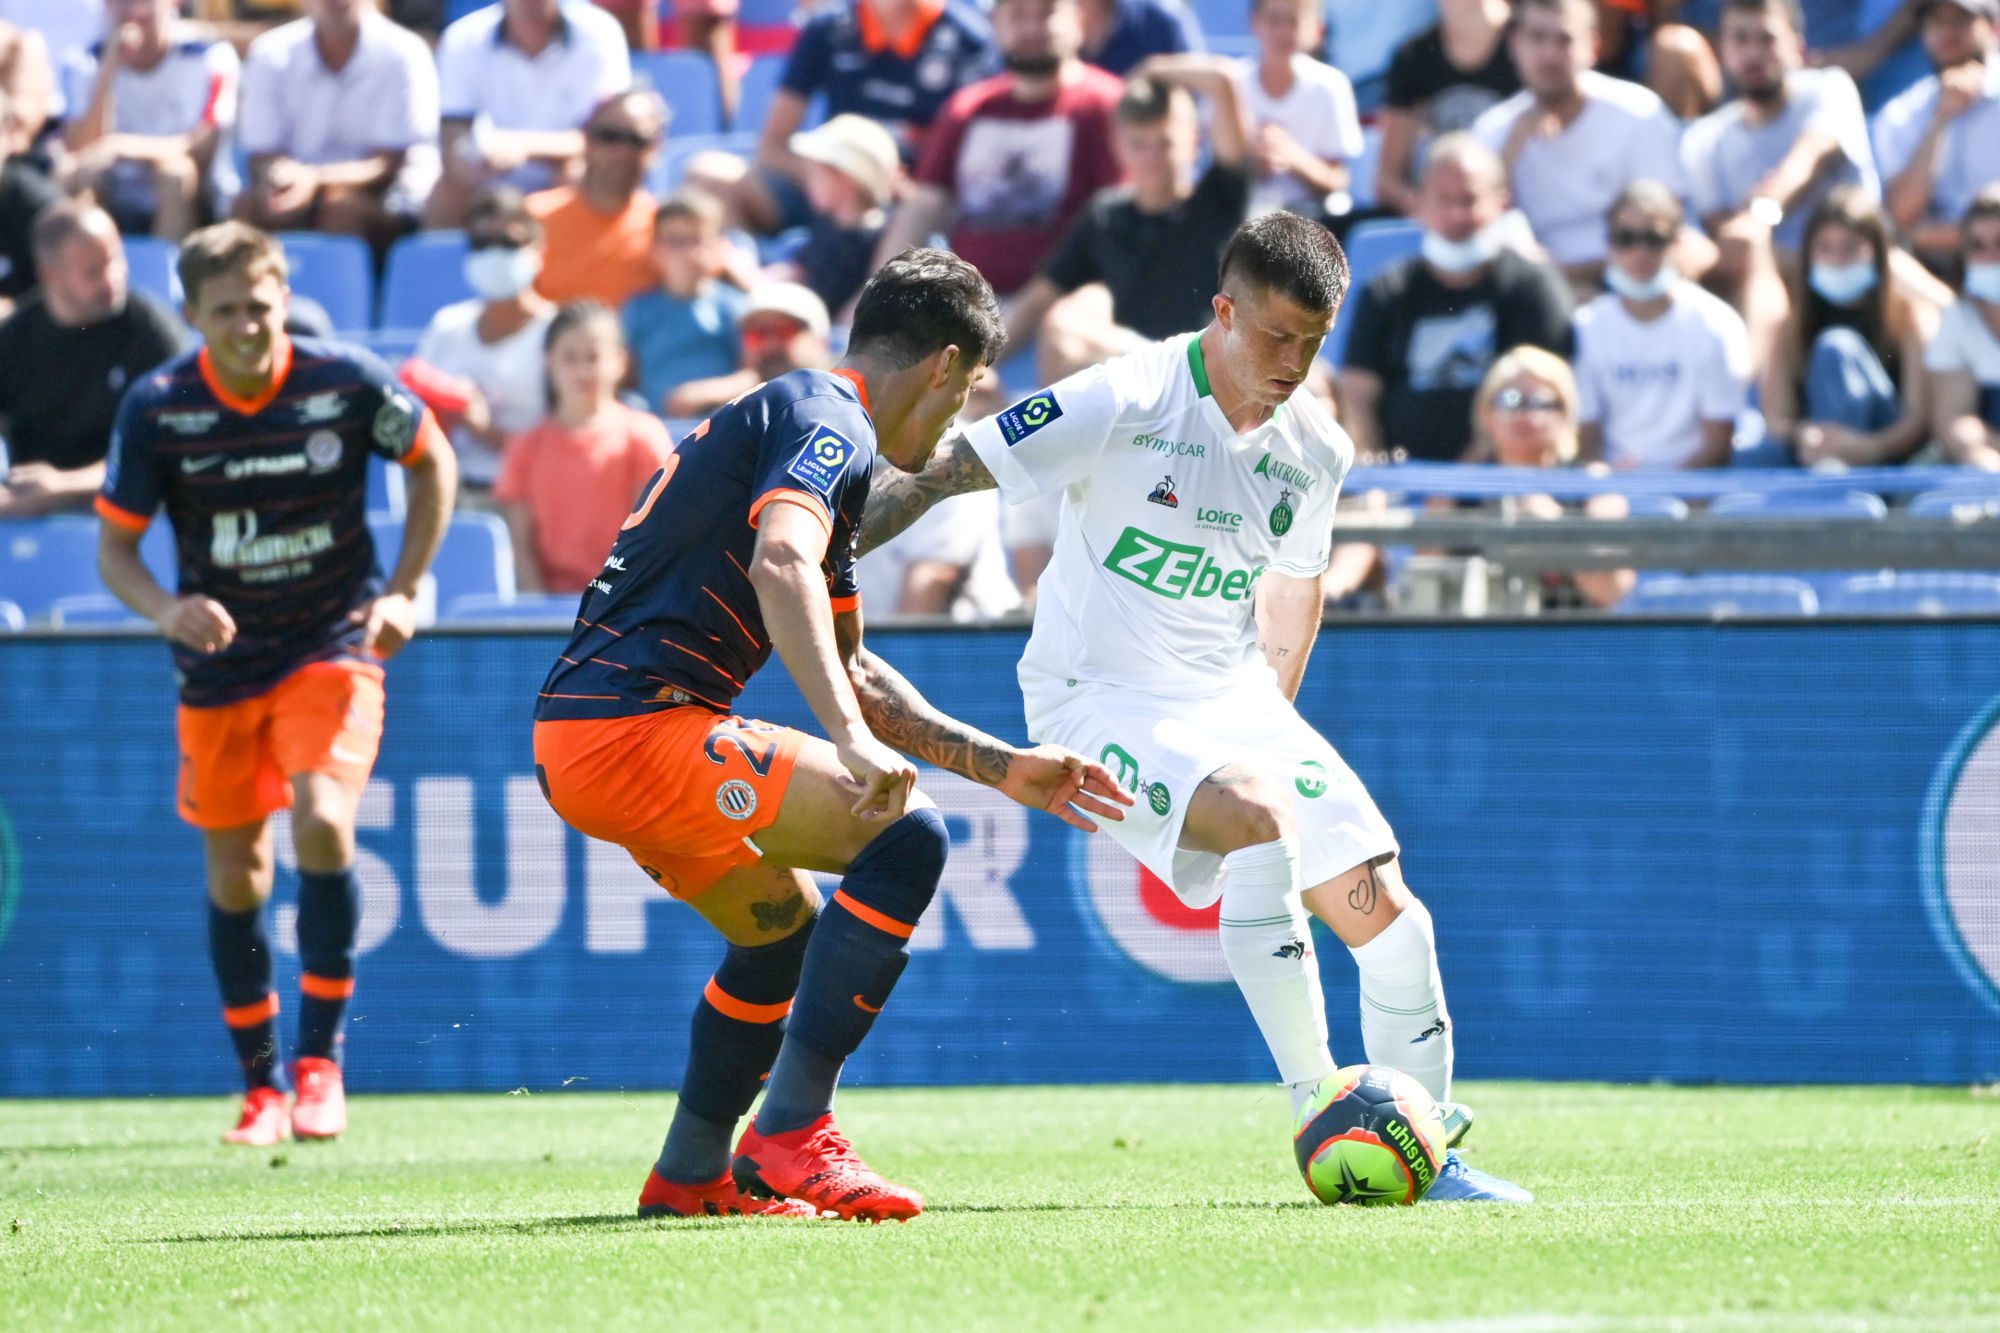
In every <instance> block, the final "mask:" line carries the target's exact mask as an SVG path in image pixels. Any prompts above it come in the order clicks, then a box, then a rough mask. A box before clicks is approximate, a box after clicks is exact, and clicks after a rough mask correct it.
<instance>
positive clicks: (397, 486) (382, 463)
mask: <svg viewBox="0 0 2000 1333" xmlns="http://www.w3.org/2000/svg"><path fill="white" fill-rule="evenodd" d="M408 511H409V481H408V478H407V477H405V476H404V474H403V469H402V468H401V467H400V466H399V465H397V464H395V463H391V462H390V461H389V460H388V459H386V458H381V457H378V456H376V455H372V454H371V455H370V456H369V458H368V516H369V517H370V518H377V517H380V518H392V519H395V520H396V521H397V522H398V523H400V522H402V521H403V515H404V514H405V513H407V512H408Z"/></svg>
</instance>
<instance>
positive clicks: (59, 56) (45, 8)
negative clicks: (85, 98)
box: [0, 0, 104, 116]
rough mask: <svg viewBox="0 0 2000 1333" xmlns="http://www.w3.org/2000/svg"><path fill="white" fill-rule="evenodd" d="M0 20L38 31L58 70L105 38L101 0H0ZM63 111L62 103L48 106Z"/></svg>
mask: <svg viewBox="0 0 2000 1333" xmlns="http://www.w3.org/2000/svg"><path fill="white" fill-rule="evenodd" d="M0 21H5V22H7V23H11V24H13V25H14V26H15V27H17V28H33V29H34V30H35V31H36V32H38V33H40V34H41V35H42V41H44V42H45V43H47V44H48V48H49V63H50V64H51V65H53V66H55V68H56V69H57V70H58V71H60V70H61V69H62V67H63V62H64V61H65V60H67V59H68V58H69V57H70V56H72V55H74V54H75V53H76V52H78V51H87V50H89V49H90V48H91V47H92V46H94V45H96V44H97V43H98V42H101V41H103V40H104V0H0ZM61 82H62V81H61V80H60V79H58V80H57V85H58V86H57V88H56V101H57V102H58V103H60V102H61V101H62V100H63V89H62V87H61ZM70 105H71V106H75V105H76V104H75V103H74V102H72V103H70ZM77 109H78V110H81V109H82V108H80V107H79V108H77ZM63 113H64V111H63V107H62V106H61V105H57V106H53V107H51V108H50V114H51V115H57V116H60V115H62V114H63Z"/></svg>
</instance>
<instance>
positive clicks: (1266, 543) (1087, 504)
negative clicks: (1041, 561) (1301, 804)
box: [966, 334, 1354, 717]
mask: <svg viewBox="0 0 2000 1333" xmlns="http://www.w3.org/2000/svg"><path fill="white" fill-rule="evenodd" d="M1198 336H1199V335H1197V334H1187V335H1184V336H1182V337H1178V338H1171V339H1169V340H1167V341H1166V342H1162V343H1152V344H1149V345H1147V346H1146V347H1143V348H1141V349H1140V350H1138V351H1135V352H1131V353H1128V354H1126V355H1124V356H1121V357H1117V358H1114V359H1113V360H1111V361H1108V362H1105V363H1104V364H1102V365H1097V366H1092V367H1091V368H1090V369H1088V370H1084V371H1080V372H1078V373H1077V374H1075V375H1072V376H1070V377H1069V378H1068V379H1066V380H1063V381H1062V382H1061V383H1059V384H1057V385H1055V386H1054V387H1053V388H1051V389H1045V390H1043V391H1042V392H1041V393H1038V394H1035V395H1033V396H1031V397H1029V398H1027V399H1025V400H1023V401H1022V402H1020V403H1017V404H1015V405H1014V406H1013V407H1011V408H1009V409H1008V410H1007V411H1006V412H1003V413H1001V414H1000V416H998V417H989V418H987V419H986V420H984V421H978V422H974V423H973V424H972V425H971V426H969V427H967V428H966V437H967V439H968V440H969V441H970V442H971V445H972V448H973V451H974V452H975V453H977V454H978V455H979V458H980V460H981V461H982V462H984V463H985V464H986V467H987V469H988V471H990V472H991V473H992V474H993V477H994V480H995V481H997V482H998V483H999V488H1000V495H1001V498H1002V499H1004V500H1006V501H1007V502H1008V503H1010V504H1019V503H1021V502H1022V501H1024V500H1028V499H1031V498H1033V497H1034V496H1038V495H1042V494H1045V493H1047V492H1050V491H1061V492H1062V493H1063V508H1062V518H1061V522H1060V525H1059V528H1058V530H1057V533H1056V543H1055V555H1054V558H1053V559H1052V560H1051V561H1050V562H1049V567H1048V569H1047V570H1046V571H1045V572H1044V573H1043V574H1042V580H1041V584H1040V592H1039V608H1038V609H1037V611H1036V613H1035V630H1034V634H1033V636H1032V637H1031V638H1030V639H1029V641H1028V650H1027V652H1026V654H1025V655H1024V656H1023V657H1022V659H1021V668H1020V676H1021V686H1022V689H1023V691H1024V693H1025V694H1026V696H1027V699H1028V709H1029V715H1030V716H1031V717H1032V716H1034V715H1036V713H1037V712H1038V711H1039V709H1040V708H1041V707H1043V706H1044V705H1043V704H1041V703H1038V701H1040V700H1047V699H1048V698H1049V697H1050V691H1054V692H1055V693H1056V694H1057V695H1060V694H1061V692H1062V691H1063V690H1064V689H1065V688H1066V687H1065V682H1068V681H1090V682H1101V683H1106V684H1112V685H1119V686H1124V687H1128V688H1132V689H1136V690H1140V691H1143V692H1145V693H1148V694H1152V695H1164V696H1167V697H1174V698H1206V697H1210V696H1213V695H1217V694H1222V693H1226V692H1227V691H1229V690H1231V689H1234V688H1237V687H1239V686H1241V685H1243V684H1244V683H1246V682H1247V681H1252V680H1257V679H1260V678H1261V679H1264V680H1268V679H1269V673H1270V667H1269V666H1268V665H1267V664H1266V663H1265V661H1264V655H1263V654H1262V653H1260V652H1258V651H1257V624H1256V614H1255V608H1256V582H1257V579H1258V578H1259V577H1260V576H1261V575H1262V574H1263V573H1264V572H1265V571H1266V570H1267V569H1268V570H1274V571H1277V572H1279V573H1283V574H1288V575H1292V576H1294V577H1297V578H1313V577H1316V576H1317V575H1318V574H1320V573H1321V572H1322V571H1323V570H1325V568H1326V564H1327V560H1328V557H1329V556H1330V555H1331V554H1332V547H1333V504H1334V498H1335V496H1336V495H1338V493H1339V491H1340V484H1341V481H1342V479H1343V478H1344V477H1345V476H1346V475H1347V469H1348V468H1349V467H1350V466H1351V465H1352V464H1353V462H1354V443H1353V441H1351V440H1349V439H1348V438H1347V433H1346V432H1345V431H1343V430H1342V429H1341V428H1340V427H1339V425H1337V424H1336V423H1335V422H1334V420H1333V418H1332V417H1331V416H1330V415H1328V413H1327V411H1326V409H1325V408H1323V407H1321V406H1320V405H1319V402H1318V400H1317V399H1315V398H1314V397H1313V396H1312V395H1311V394H1309V393H1298V394H1294V395H1292V398H1291V400H1290V401H1289V402H1287V403H1286V404H1285V405H1284V406H1283V407H1282V408H1281V409H1280V410H1279V411H1278V413H1277V414H1276V415H1275V416H1274V417H1273V418H1272V419H1271V420H1270V421H1267V422H1265V423H1264V424H1263V425H1262V426H1259V427H1257V428H1256V429H1254V430H1251V431H1248V432H1246V433H1244V434H1242V435H1238V434H1237V433H1236V431H1235V429H1234V428H1233V427H1232V426H1230V424H1229V421H1228V419H1227V418H1226V417H1224V416H1223V415H1222V409H1221V408H1220V407H1218V406H1216V402H1215V399H1214V398H1212V397H1210V396H1209V395H1208V394H1207V393H1205V392H1203V391H1202V388H1201V387H1200V385H1198V383H1197V381H1196V378H1195V371H1194V368H1193V366H1192V365H1191V363H1190V358H1189V345H1190V344H1191V343H1193V342H1195V340H1196V339H1197V338H1198ZM1203 373H1204V374H1205V373H1206V372H1205V370H1204V372H1203ZM1003 422H1006V423H1008V429H1009V430H1011V432H1012V433H1013V436H1014V438H1013V442H1012V443H1011V444H1010V443H1009V442H1008V434H1007V431H1003V426H1002V423H1003ZM1035 423H1039V424H1035ZM1023 426H1026V427H1027V429H1025V431H1024V430H1023V429H1022V427H1023ZM1169 501H1171V503H1169Z"/></svg>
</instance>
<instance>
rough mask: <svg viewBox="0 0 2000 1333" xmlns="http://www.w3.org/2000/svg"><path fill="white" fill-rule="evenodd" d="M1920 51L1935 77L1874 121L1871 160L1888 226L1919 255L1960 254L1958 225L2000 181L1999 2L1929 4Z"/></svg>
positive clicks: (1950, 0) (1943, 0)
mask: <svg viewBox="0 0 2000 1333" xmlns="http://www.w3.org/2000/svg"><path fill="white" fill-rule="evenodd" d="M1922 33H1923V40H1924V51H1925V53H1926V54H1927V55H1928V56H1929V57H1930V59H1931V63H1932V65H1934V66H1935V67H1936V69H1937V73H1935V74H1933V75H1932V76H1931V77H1929V78H1927V79H1924V80H1922V81H1921V82H1918V83H1915V84H1912V85H1911V86H1910V87H1909V88H1907V89H1905V90H1904V91H1903V92H1902V93H1901V94H1899V95H1898V96H1897V97H1896V98H1895V99H1894V100H1892V101H1891V102H1890V103H1889V104H1888V105H1887V106H1885V107H1883V108H1882V110H1881V111H1880V112H1878V113H1877V114H1876V117H1875V160H1876V165H1877V166H1878V167H1880V168H1881V171H1882V179H1883V181H1884V187H1883V195H1884V202H1885V203H1886V204H1887V205H1888V212H1889V217H1890V220H1891V221H1893V222H1894V223H1895V225H1896V227H1897V228H1898V229H1899V230H1901V231H1902V232H1903V233H1904V234H1905V235H1907V236H1908V237H1909V239H1910V244H1911V248H1912V249H1914V250H1916V251H1917V252H1918V253H1919V254H1930V255H1950V254H1955V253H1956V252H1957V250H1958V243H1959V233H1958V222H1959V219H1960V218H1961V217H1963V216H1964V214H1965V210H1966V208H1967V207H1968V206H1969V205H1970V204H1971V203H1972V199H1973V196H1974V195H1976V194H1978V193H1979V190H1980V188H1981V187H1982V186H1985V185H1990V184H1992V183H1993V182H1994V181H2000V60H1996V59H1995V51H1996V49H2000V0H1933V3H1931V4H1930V5H1929V6H1927V7H1926V8H1925V10H1924V14H1923V26H1922Z"/></svg>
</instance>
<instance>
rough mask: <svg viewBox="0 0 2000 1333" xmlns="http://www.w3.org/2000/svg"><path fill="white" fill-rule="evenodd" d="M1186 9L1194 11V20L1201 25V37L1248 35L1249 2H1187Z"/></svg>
mask: <svg viewBox="0 0 2000 1333" xmlns="http://www.w3.org/2000/svg"><path fill="white" fill-rule="evenodd" d="M1188 8H1189V9H1192V10H1193V11H1194V16H1195V20H1196V21H1197V22H1198V23H1200V24H1201V31H1202V35H1203V36H1206V37H1210V38H1215V37H1248V36H1249V35H1250V0H1189V3H1188ZM1211 45H1213V43H1212V42H1211Z"/></svg>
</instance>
